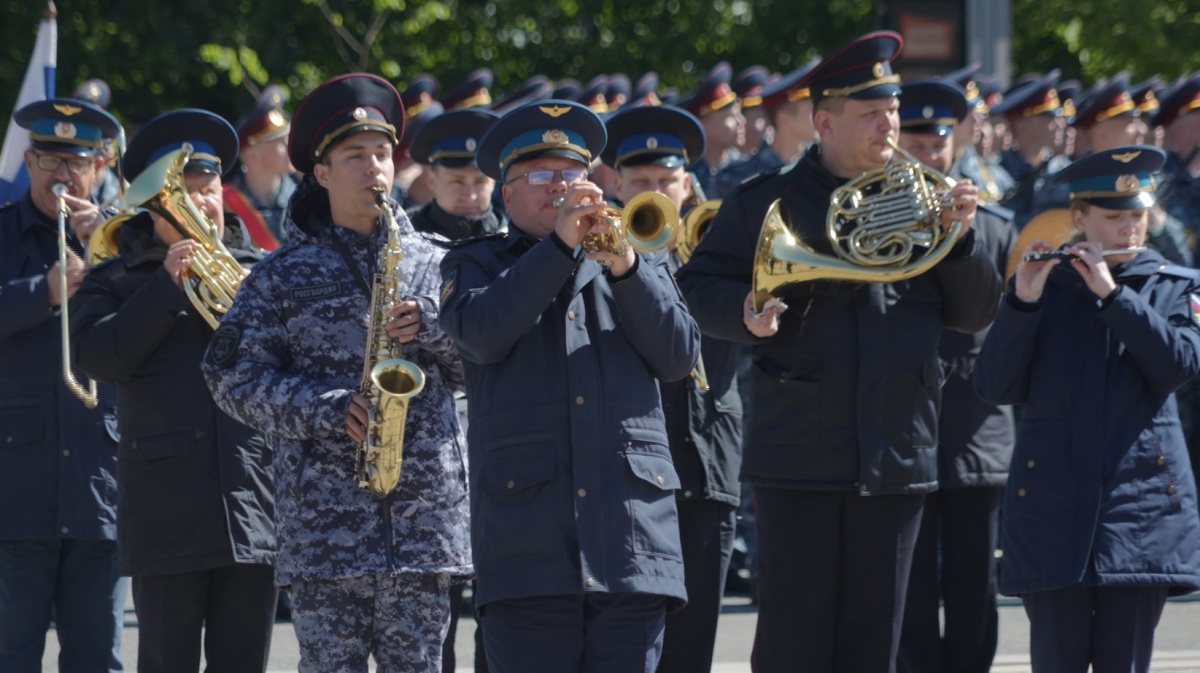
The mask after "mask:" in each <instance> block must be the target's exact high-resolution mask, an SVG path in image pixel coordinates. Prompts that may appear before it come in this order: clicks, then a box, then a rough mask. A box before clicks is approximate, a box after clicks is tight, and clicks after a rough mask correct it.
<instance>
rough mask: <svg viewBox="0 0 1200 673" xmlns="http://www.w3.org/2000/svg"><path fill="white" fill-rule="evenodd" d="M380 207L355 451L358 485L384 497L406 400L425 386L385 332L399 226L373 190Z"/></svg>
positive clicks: (395, 282)
mask: <svg viewBox="0 0 1200 673" xmlns="http://www.w3.org/2000/svg"><path fill="white" fill-rule="evenodd" d="M375 202H376V203H377V204H379V208H380V210H382V211H383V225H384V226H386V227H387V244H386V245H385V246H384V248H383V250H382V251H381V252H380V254H379V266H378V268H377V269H376V271H375V278H374V283H373V284H372V286H371V315H370V318H369V319H370V328H369V332H368V333H367V356H366V362H365V364H364V367H363V378H362V391H361V392H362V394H363V396H364V397H366V398H367V403H368V404H367V408H368V409H369V411H368V418H367V439H366V441H364V442H363V443H362V444H360V445H359V447H358V452H357V453H356V454H355V460H354V463H355V470H354V471H355V477H357V479H358V487H359V488H361V489H363V490H364V491H368V492H370V493H374V494H375V495H377V496H379V497H384V496H386V495H388V494H389V493H391V492H392V491H393V490H395V488H396V485H397V484H399V483H400V462H401V460H402V459H403V457H404V424H405V422H406V421H407V420H408V401H409V400H410V399H411V398H412V397H413V396H414V395H416V394H418V393H420V392H421V390H422V389H424V388H425V373H424V372H422V371H421V369H420V367H417V366H416V365H415V364H413V363H411V362H409V361H408V360H404V359H401V357H400V343H399V342H397V341H395V340H393V339H392V338H391V337H389V336H388V333H387V323H388V321H389V320H390V318H389V316H388V312H389V311H391V309H392V307H393V306H394V305H395V304H396V302H397V301H398V300H399V298H400V260H402V259H404V254H403V253H402V252H401V251H400V227H398V226H397V225H396V218H395V217H394V216H393V215H392V206H391V204H390V203H389V201H388V197H387V194H386V193H385V192H383V191H378V192H376V193H375Z"/></svg>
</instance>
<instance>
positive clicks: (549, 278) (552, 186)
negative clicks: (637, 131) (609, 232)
mask: <svg viewBox="0 0 1200 673" xmlns="http://www.w3.org/2000/svg"><path fill="white" fill-rule="evenodd" d="M604 146H605V129H604V124H603V122H601V121H600V119H599V117H597V116H596V114H595V113H594V112H592V111H591V110H589V109H588V108H586V107H585V106H583V105H579V104H577V103H571V102H567V101H560V100H550V101H541V102H535V103H531V104H528V105H525V106H523V107H519V108H517V109H515V110H513V111H512V112H509V113H508V114H506V115H505V116H504V117H502V118H501V119H500V121H499V122H497V123H496V125H495V126H493V127H492V128H491V130H490V131H489V132H488V134H487V135H486V136H485V137H484V138H483V140H482V141H481V142H480V144H479V149H478V163H479V168H480V169H481V170H482V171H483V172H484V173H485V174H487V175H489V176H491V177H493V178H495V179H496V180H498V181H501V182H503V184H504V188H503V195H504V201H505V205H506V209H507V211H508V212H509V213H510V215H511V217H512V223H511V225H512V226H510V228H509V230H508V232H506V233H504V234H497V235H493V236H490V237H485V238H482V239H478V240H476V241H474V242H471V243H467V244H464V245H461V246H459V247H457V248H455V249H454V250H452V251H450V253H448V254H447V255H446V258H445V260H444V261H443V262H442V275H443V278H444V285H443V290H442V316H441V320H442V325H443V327H444V329H445V330H446V332H447V333H448V334H449V335H450V336H451V338H452V339H453V340H454V342H455V344H456V345H457V346H458V348H459V351H460V352H461V354H462V357H463V361H464V362H463V365H464V369H465V371H466V377H467V398H468V399H469V400H470V405H469V409H468V413H469V419H470V423H469V424H468V434H469V443H468V445H469V447H470V451H471V455H472V460H471V483H472V488H471V499H472V503H471V516H472V518H471V528H472V543H473V545H472V546H473V550H474V553H475V570H476V578H477V579H476V584H477V587H478V593H477V595H476V599H475V600H476V609H477V610H478V612H479V613H480V620H481V624H482V625H483V627H484V629H483V640H484V645H485V647H486V650H487V661H488V667H489V669H490V670H492V671H497V672H498V673H515V672H518V671H519V672H520V673H537V672H543V671H544V672H547V673H551V672H552V673H563V672H564V671H594V670H612V671H653V670H654V668H655V666H656V665H657V662H658V659H659V656H660V652H661V648H662V638H663V628H664V627H663V625H664V621H665V618H666V613H667V611H668V610H669V609H673V608H677V607H680V606H682V604H683V603H684V601H685V600H686V594H685V590H684V568H683V559H682V554H681V549H680V539H679V527H678V524H677V519H676V506H675V497H674V492H673V491H674V489H677V488H678V487H679V485H680V481H679V477H678V475H677V473H676V471H675V468H674V467H673V465H672V463H671V454H670V452H669V450H668V447H667V434H666V427H665V423H664V421H663V412H662V406H661V401H660V398H659V392H658V382H659V381H675V380H679V379H682V378H683V377H685V376H687V375H688V373H689V372H690V371H691V370H692V368H693V367H694V366H695V364H696V359H697V352H698V350H699V341H700V336H699V331H698V330H697V329H696V325H695V323H694V322H693V321H692V319H691V316H690V315H688V312H687V308H686V306H685V305H684V303H683V298H682V297H681V296H680V295H679V292H678V290H677V289H676V287H675V284H674V283H673V282H672V280H671V277H670V272H669V270H668V268H667V265H666V256H665V254H661V253H658V254H653V255H641V254H638V253H635V252H634V250H633V248H632V247H630V248H628V249H627V250H625V251H623V252H617V251H616V250H613V249H611V248H609V249H601V250H597V251H595V252H590V253H587V254H586V255H585V254H584V252H582V251H581V243H582V242H583V239H584V237H585V235H586V234H589V233H599V232H602V231H604V230H606V229H608V225H607V224H606V223H604V222H600V223H597V222H593V221H592V219H591V217H589V216H592V215H595V214H596V213H598V212H599V211H601V210H602V209H604V208H605V207H606V204H605V203H604V199H603V194H602V193H601V191H600V189H599V188H598V187H597V186H596V185H595V184H594V183H592V182H589V181H588V179H587V177H588V172H587V169H588V166H589V165H590V163H591V161H592V159H593V157H594V156H595V155H596V154H598V153H599V152H600V151H601V150H602V149H603V148H604ZM597 230H599V231H597Z"/></svg>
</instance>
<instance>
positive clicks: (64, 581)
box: [0, 99, 129, 672]
mask: <svg viewBox="0 0 1200 673" xmlns="http://www.w3.org/2000/svg"><path fill="white" fill-rule="evenodd" d="M14 120H15V121H16V123H17V124H19V125H20V126H21V127H22V128H25V129H28V130H29V142H30V149H28V150H26V151H25V168H26V170H27V171H28V172H29V183H30V186H29V190H28V192H27V193H26V194H25V198H23V199H21V200H20V201H16V202H14V203H11V204H8V205H6V206H4V207H2V208H0V446H3V447H4V448H3V451H2V452H0V455H2V456H3V460H2V461H0V468H3V469H2V475H3V476H0V670H4V671H23V672H24V671H40V670H41V667H42V653H43V650H44V647H45V643H46V631H47V629H48V628H49V626H50V620H51V613H53V619H54V623H55V628H56V630H57V633H58V637H59V641H60V642H59V644H60V654H59V658H58V667H59V670H62V671H64V672H75V671H120V670H121V669H122V661H121V630H122V627H123V624H124V612H125V598H126V595H127V593H128V591H129V585H128V582H126V581H123V580H121V579H120V575H121V573H120V571H119V568H118V565H117V543H116V508H117V493H116V428H115V423H116V416H115V413H116V410H115V395H114V394H113V390H112V388H111V387H110V386H99V388H98V390H99V399H98V405H97V406H96V407H95V408H93V409H88V408H87V407H85V406H84V404H83V402H81V401H80V400H78V399H76V398H75V396H74V395H72V393H71V391H70V390H68V388H67V386H66V385H65V384H64V381H63V377H62V375H61V374H60V372H61V371H62V359H63V357H64V352H63V348H62V336H63V335H62V333H61V324H62V316H61V313H60V312H61V311H62V310H63V302H65V301H66V300H67V299H68V298H69V297H71V296H73V295H74V294H75V292H76V291H77V290H78V289H79V283H80V282H82V280H83V277H84V274H85V273H86V270H85V268H84V263H83V261H82V259H81V257H82V256H83V255H84V250H83V246H82V245H81V244H80V239H81V238H86V236H87V235H88V234H89V233H90V232H91V231H92V229H93V228H94V227H95V224H96V222H97V221H98V220H99V219H100V209H99V207H97V206H96V205H95V204H94V203H93V202H92V201H91V200H90V199H89V198H88V197H89V194H91V192H92V189H93V187H94V186H95V184H96V182H97V171H98V170H99V169H100V167H101V166H102V165H103V162H104V158H103V150H102V147H103V145H104V144H105V142H106V141H109V140H111V139H113V138H116V137H117V134H118V133H119V131H120V125H119V124H118V123H117V120H116V119H113V117H112V116H111V115H109V114H108V113H107V112H105V111H104V110H102V109H100V108H99V107H96V106H94V105H92V104H90V103H84V102H81V101H77V100H69V99H51V100H45V101H38V102H36V103H31V104H29V105H27V106H25V107H23V108H21V109H20V110H17V112H16V114H15V115H14ZM59 185H62V186H64V187H66V189H67V192H66V193H65V194H64V195H63V199H64V201H65V204H66V206H67V208H68V209H69V212H68V213H67V214H65V215H64V217H65V218H66V223H67V224H69V226H68V227H67V245H68V248H69V249H68V250H67V253H66V254H67V287H62V286H61V285H60V282H61V278H60V267H59V261H58V260H59V248H58V240H57V230H58V222H57V218H58V216H59V212H58V197H57V196H56V195H55V193H54V189H55V187H58V186H59ZM77 378H78V380H81V381H82V380H83V379H84V377H83V376H81V375H80V376H78V377H77Z"/></svg>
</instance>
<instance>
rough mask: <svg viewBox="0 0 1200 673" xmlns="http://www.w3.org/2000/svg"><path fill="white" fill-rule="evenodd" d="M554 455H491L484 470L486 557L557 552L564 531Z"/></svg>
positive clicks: (481, 510) (481, 508)
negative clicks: (554, 485) (554, 482)
mask: <svg viewBox="0 0 1200 673" xmlns="http://www.w3.org/2000/svg"><path fill="white" fill-rule="evenodd" d="M554 463H555V459H554V454H553V453H552V452H551V447H550V446H546V447H545V450H544V451H539V452H538V453H526V454H523V455H517V456H486V459H485V462H484V464H483V465H482V467H481V469H480V471H479V477H478V479H479V504H478V507H477V508H476V510H475V512H474V514H475V515H476V516H478V517H479V523H480V525H479V526H478V535H479V539H478V543H479V547H480V548H479V549H477V550H476V553H477V554H478V555H479V556H480V558H481V559H492V560H496V559H504V558H511V557H518V556H533V555H538V554H551V553H553V552H554V550H555V549H556V548H557V547H558V542H559V540H560V538H561V531H560V530H559V526H558V512H559V507H557V506H556V503H555V502H554V489H553V488H552V487H550V486H548V484H550V482H551V481H552V480H553V479H554V469H555V466H554Z"/></svg>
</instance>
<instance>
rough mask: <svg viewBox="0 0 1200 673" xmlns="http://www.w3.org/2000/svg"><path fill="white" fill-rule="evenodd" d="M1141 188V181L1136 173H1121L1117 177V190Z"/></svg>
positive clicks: (1134, 190)
mask: <svg viewBox="0 0 1200 673" xmlns="http://www.w3.org/2000/svg"><path fill="white" fill-rule="evenodd" d="M1141 188H1142V181H1141V180H1138V176H1136V175H1121V176H1119V177H1117V191H1118V192H1136V191H1139V190H1140V189H1141Z"/></svg>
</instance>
